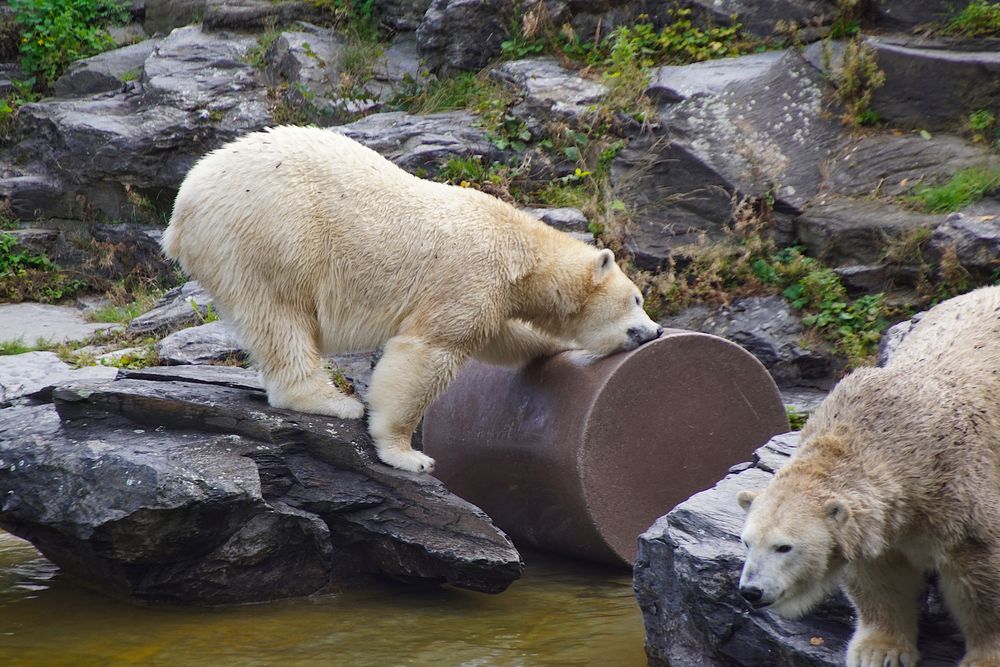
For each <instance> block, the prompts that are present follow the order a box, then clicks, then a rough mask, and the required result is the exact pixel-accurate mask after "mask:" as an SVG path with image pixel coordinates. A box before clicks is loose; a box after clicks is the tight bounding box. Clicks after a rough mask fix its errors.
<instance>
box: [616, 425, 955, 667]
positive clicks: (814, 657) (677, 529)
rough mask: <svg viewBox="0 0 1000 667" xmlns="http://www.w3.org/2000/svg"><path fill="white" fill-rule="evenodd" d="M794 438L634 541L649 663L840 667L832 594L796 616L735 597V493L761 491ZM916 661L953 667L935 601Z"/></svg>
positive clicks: (846, 624)
mask: <svg viewBox="0 0 1000 667" xmlns="http://www.w3.org/2000/svg"><path fill="white" fill-rule="evenodd" d="M797 444H798V434H797V433H789V434H785V435H779V436H776V437H775V438H773V439H772V440H771V442H769V443H768V444H766V445H764V446H763V447H761V448H760V449H759V450H757V452H756V454H755V456H754V461H753V462H752V463H749V464H742V465H739V466H734V468H733V471H734V473H735V474H731V475H729V476H727V477H726V478H725V479H723V480H722V481H720V482H719V483H718V484H716V485H715V487H713V488H712V489H709V490H707V491H703V492H702V493H699V494H696V495H694V496H692V497H691V498H689V499H688V500H686V501H685V502H683V503H681V504H680V505H678V506H677V507H675V508H674V509H673V510H671V512H670V513H669V514H667V515H666V516H664V517H661V518H660V519H658V520H657V521H656V523H654V524H653V526H652V527H651V528H650V529H649V530H648V531H646V532H645V533H643V534H642V535H641V536H639V556H638V559H637V560H636V564H635V570H634V586H635V591H636V597H637V598H638V601H639V607H640V608H641V609H642V613H643V620H644V622H645V625H646V653H647V655H648V656H649V662H650V665H653V666H656V667H663V666H665V665H667V664H669V665H672V666H673V667H689V666H690V667H696V666H697V667H703V666H712V667H714V666H720V667H721V666H726V667H731V666H744V665H745V666H747V667H750V666H757V665H768V666H769V667H793V666H794V667H835V666H836V667H840V666H841V665H843V664H844V650H845V648H846V646H847V641H848V640H849V638H850V635H851V632H852V625H853V621H852V609H851V607H850V605H849V604H848V603H847V601H846V600H845V598H844V597H843V596H842V595H840V594H838V595H836V596H833V597H831V598H829V599H827V600H826V601H825V602H823V603H822V604H821V605H819V606H818V607H817V608H816V609H815V610H814V611H813V612H811V613H810V614H808V615H807V616H805V617H803V618H801V619H798V620H788V619H783V618H779V617H777V616H774V615H773V614H771V613H769V612H753V611H751V610H749V609H748V608H747V606H746V604H745V603H744V602H743V601H742V600H741V599H740V596H739V593H738V591H737V588H738V581H739V576H740V569H741V568H742V565H743V558H744V552H743V548H742V545H741V544H740V537H739V536H740V533H741V532H742V528H743V511H742V510H741V509H740V507H739V505H738V504H737V503H736V494H737V492H738V491H739V490H741V489H757V488H762V487H764V486H765V485H766V484H767V483H768V482H769V481H770V479H771V476H772V475H773V473H774V471H775V470H777V469H779V468H780V467H781V466H783V465H784V464H785V462H787V461H788V457H789V456H790V455H791V454H792V452H793V451H794V449H795V447H796V446H797ZM920 648H921V653H922V654H923V660H921V662H920V664H921V665H928V666H934V667H938V666H940V667H944V665H954V664H955V663H956V661H957V660H958V659H959V658H960V657H961V655H962V650H963V649H962V642H961V639H960V637H955V636H954V625H953V624H952V623H951V622H950V620H949V619H948V617H947V613H946V612H945V611H944V609H943V606H942V605H941V602H940V599H939V597H938V596H937V595H935V594H933V593H932V594H931V595H930V596H929V600H928V602H927V604H926V605H925V613H924V617H923V619H922V623H921V633H920Z"/></svg>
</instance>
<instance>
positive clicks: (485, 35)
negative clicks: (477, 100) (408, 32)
mask: <svg viewBox="0 0 1000 667" xmlns="http://www.w3.org/2000/svg"><path fill="white" fill-rule="evenodd" d="M513 16H514V2H513V0H499V1H498V2H486V1H485V0H433V2H432V3H431V5H430V7H429V8H428V9H427V12H426V13H425V14H424V19H423V21H422V22H421V23H420V27H419V28H417V52H418V53H419V54H420V57H421V58H423V59H424V60H425V61H426V62H427V65H428V67H430V69H431V70H432V71H434V72H440V73H442V74H450V73H453V72H456V71H461V70H479V69H482V68H483V67H485V66H486V65H487V64H489V63H490V61H492V60H493V59H494V58H496V57H497V56H498V55H500V44H501V43H502V42H503V41H504V40H505V39H507V38H508V37H509V35H510V25H511V20H512V18H513Z"/></svg>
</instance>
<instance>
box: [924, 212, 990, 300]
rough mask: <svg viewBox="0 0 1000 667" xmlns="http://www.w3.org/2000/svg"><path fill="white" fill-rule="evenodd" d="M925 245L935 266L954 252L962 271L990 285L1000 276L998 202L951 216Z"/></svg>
mask: <svg viewBox="0 0 1000 667" xmlns="http://www.w3.org/2000/svg"><path fill="white" fill-rule="evenodd" d="M927 245H928V251H929V252H928V254H929V255H930V256H931V258H932V260H933V261H935V262H937V263H940V262H941V259H942V257H943V256H944V255H945V253H946V252H948V251H950V250H951V249H954V251H955V254H956V256H957V257H958V261H959V263H960V264H961V265H962V267H963V268H965V269H966V270H967V271H969V272H971V273H972V274H973V276H974V277H975V278H977V279H978V280H980V281H982V282H989V281H991V279H994V278H996V277H997V276H1000V200H997V199H988V200H984V201H982V202H980V203H978V204H975V205H974V206H971V207H969V208H967V209H965V210H964V211H961V212H959V213H952V214H951V215H949V216H948V217H947V219H946V220H945V222H944V224H942V225H940V226H939V227H938V228H937V229H935V230H934V234H933V235H932V236H931V238H930V242H929V243H928V244H927Z"/></svg>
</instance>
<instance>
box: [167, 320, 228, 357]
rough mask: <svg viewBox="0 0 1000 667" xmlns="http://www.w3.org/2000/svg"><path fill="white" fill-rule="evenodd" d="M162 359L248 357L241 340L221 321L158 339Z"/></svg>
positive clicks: (182, 330)
mask: <svg viewBox="0 0 1000 667" xmlns="http://www.w3.org/2000/svg"><path fill="white" fill-rule="evenodd" d="M156 354H157V356H158V357H159V360H160V363H161V364H165V365H168V366H170V365H177V364H207V363H209V362H212V361H225V360H227V359H238V360H242V359H246V353H245V352H244V351H243V349H242V347H241V346H240V342H239V340H237V338H236V336H235V335H234V334H233V333H232V332H231V331H230V330H229V328H228V327H227V326H226V325H225V324H224V323H223V322H221V321H215V322H209V323H208V324H202V325H200V326H196V327H189V328H187V329H181V330H180V331H176V332H174V333H172V334H170V335H169V336H167V337H166V338H164V339H163V340H161V341H159V342H158V343H156Z"/></svg>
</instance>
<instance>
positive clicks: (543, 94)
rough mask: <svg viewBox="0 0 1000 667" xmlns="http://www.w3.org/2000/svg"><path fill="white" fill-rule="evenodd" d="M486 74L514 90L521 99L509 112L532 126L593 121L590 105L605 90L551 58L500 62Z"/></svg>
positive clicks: (603, 93) (600, 96)
mask: <svg viewBox="0 0 1000 667" xmlns="http://www.w3.org/2000/svg"><path fill="white" fill-rule="evenodd" d="M490 76H491V77H493V78H494V79H498V80H500V81H503V82H505V83H506V84H507V85H508V86H510V87H511V88H512V89H513V90H514V92H515V93H516V94H517V96H518V97H519V98H520V100H521V101H520V102H519V103H518V104H517V105H515V106H514V107H513V109H512V110H511V111H512V113H513V114H514V115H516V116H518V117H519V118H521V119H522V120H525V121H526V123H527V124H528V126H529V127H532V128H534V127H537V128H540V127H542V126H543V125H544V124H545V123H550V122H553V121H555V122H564V123H568V124H570V125H572V126H575V127H584V126H587V125H589V124H590V123H591V122H592V121H593V116H594V112H593V107H594V105H595V104H597V103H599V102H600V101H601V99H603V97H604V95H605V94H606V93H607V92H608V88H607V86H605V85H604V84H603V83H601V82H600V81H597V80H594V79H586V78H584V77H582V76H580V75H579V73H577V72H574V71H572V70H568V69H566V68H565V67H563V66H562V65H560V64H559V61H557V60H556V59H555V58H527V59H524V60H514V61H511V62H506V63H501V64H500V65H498V66H497V67H495V68H494V69H492V70H490Z"/></svg>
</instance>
